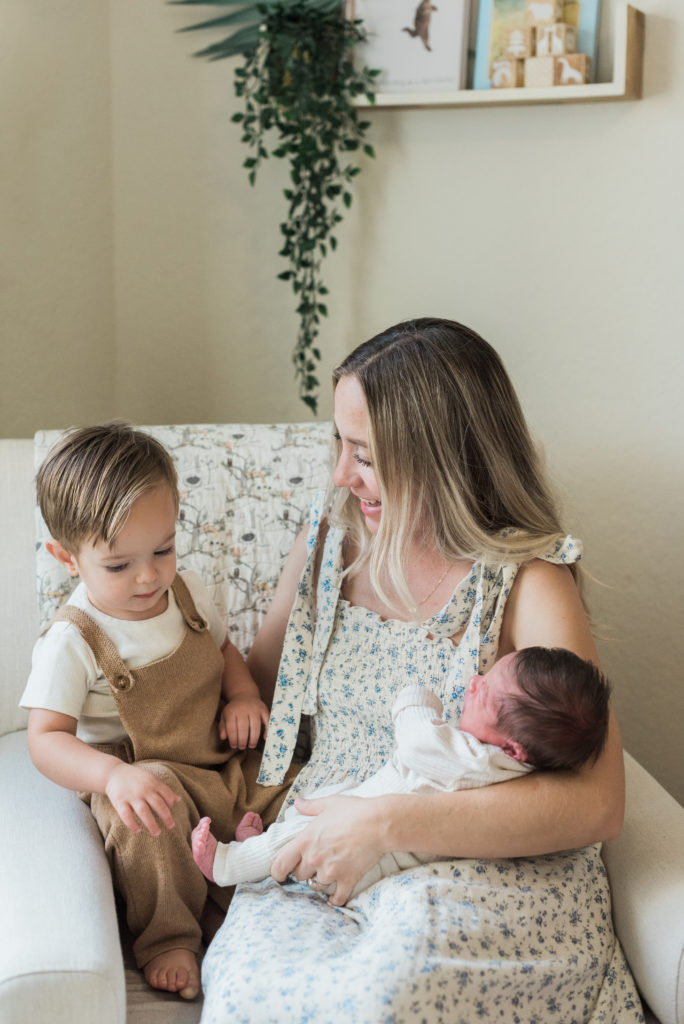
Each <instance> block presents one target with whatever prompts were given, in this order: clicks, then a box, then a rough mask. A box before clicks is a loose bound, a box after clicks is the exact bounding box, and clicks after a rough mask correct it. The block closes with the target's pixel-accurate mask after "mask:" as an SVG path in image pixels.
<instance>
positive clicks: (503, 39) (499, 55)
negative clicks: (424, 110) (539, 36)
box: [473, 0, 600, 89]
mask: <svg viewBox="0 0 684 1024" xmlns="http://www.w3.org/2000/svg"><path fill="white" fill-rule="evenodd" d="M546 6H553V7H554V8H555V17H554V18H552V19H549V20H555V21H559V22H564V23H565V24H567V25H571V26H572V27H573V28H574V29H575V30H576V32H577V52H578V53H580V54H586V55H587V56H588V57H590V58H591V63H590V67H591V68H592V69H595V68H596V57H597V49H598V28H599V10H600V0H553V3H552V5H549V4H548V0H536V2H535V0H480V3H479V10H478V18H477V41H476V44H475V67H474V72H473V88H474V89H489V88H490V87H491V74H492V65H493V63H494V62H495V61H497V62H498V61H500V60H502V59H504V57H505V56H506V54H505V47H506V43H507V40H508V38H509V36H510V33H511V32H512V31H514V30H519V31H520V33H522V34H523V35H524V33H525V30H526V27H527V26H528V24H529V21H530V17H531V16H533V15H534V11H535V9H540V8H542V7H546ZM532 20H534V19H532ZM528 53H529V51H528Z"/></svg>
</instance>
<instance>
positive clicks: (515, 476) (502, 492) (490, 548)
mask: <svg viewBox="0 0 684 1024" xmlns="http://www.w3.org/2000/svg"><path fill="white" fill-rule="evenodd" d="M350 375H352V376H354V377H356V379H357V380H358V381H359V383H360V385H361V388H362V390H363V394H364V396H365V400H366V406H367V410H368V431H369V438H368V442H369V449H370V455H371V460H372V465H373V469H374V471H375V474H376V477H377V481H378V486H379V489H380V497H381V500H382V505H383V512H382V517H381V520H380V527H379V530H378V533H377V535H376V537H375V538H372V537H370V535H369V534H368V531H367V530H366V528H365V526H364V524H363V516H362V515H361V512H360V509H359V503H358V501H357V500H356V499H354V498H353V496H351V495H350V493H349V491H348V490H347V489H346V488H344V489H341V490H338V491H336V492H335V493H334V498H333V512H332V518H333V521H337V522H339V523H341V524H342V525H344V526H345V527H346V528H347V530H348V531H349V533H350V535H351V537H352V538H353V540H354V542H355V546H356V548H357V550H358V552H359V554H358V556H357V557H356V559H355V560H354V562H353V563H352V565H351V566H350V567H349V569H348V571H349V572H350V573H354V572H356V571H358V570H359V568H360V567H361V566H362V565H363V564H365V562H367V561H370V572H371V580H372V582H373V585H374V587H375V589H376V590H377V592H378V593H379V594H380V596H381V597H382V598H383V600H385V601H386V603H388V604H389V605H390V606H391V607H392V606H393V607H397V605H396V598H394V601H393V600H392V599H389V598H388V596H387V583H389V584H390V587H391V589H392V590H393V591H394V593H395V594H397V595H399V597H400V598H401V600H402V603H403V604H405V605H406V607H407V608H409V609H410V610H412V611H413V612H417V611H418V608H417V605H416V600H415V596H414V595H412V594H411V592H410V590H409V587H408V584H407V582H406V568H407V561H406V556H407V552H408V551H409V547H410V543H411V542H412V543H416V542H418V543H419V544H425V545H426V546H428V545H429V546H431V547H432V548H433V549H434V550H435V551H436V552H437V553H438V554H439V555H440V556H442V557H443V558H445V559H450V560H461V559H472V560H473V561H477V560H479V559H482V558H485V559H486V560H487V561H488V562H493V563H500V562H505V561H516V562H525V561H528V560H529V559H532V558H535V557H537V556H539V555H540V554H542V553H544V552H546V551H548V549H549V546H550V544H552V542H553V540H554V539H557V538H559V537H560V536H564V533H563V531H562V528H561V525H560V520H559V516H558V511H557V507H556V501H555V498H554V497H553V495H552V492H551V488H550V486H549V484H548V482H547V480H546V478H545V474H544V471H543V469H542V466H541V462H540V459H539V456H538V453H537V450H536V448H535V446H534V444H533V442H532V439H531V437H530V434H529V431H528V429H527V425H526V423H525V418H524V416H523V413H522V410H521V408H520V403H519V401H518V398H517V396H516V394H515V391H514V389H513V386H512V384H511V382H510V380H509V378H508V375H507V373H506V371H505V369H504V367H503V363H502V362H501V359H500V358H499V356H498V355H497V353H496V352H495V351H494V349H493V348H492V347H491V345H489V344H488V343H487V342H486V341H484V339H483V338H481V337H480V336H479V335H478V334H476V333H475V332H474V331H472V330H470V329H469V328H467V327H464V326H463V325H462V324H459V323H455V322H454V321H450V320H442V319H437V318H431V317H425V318H422V319H418V320H410V321H406V322H405V323H400V324H397V325H395V326H394V327H390V328H388V329H387V330H386V331H383V332H382V333H381V334H378V335H376V336H375V337H374V338H371V339H370V341H367V342H365V343H364V344H362V345H360V346H359V347H358V348H356V349H354V351H353V352H352V353H351V354H350V355H349V356H347V358H346V359H345V360H344V361H343V362H342V363H341V364H340V365H339V366H338V367H337V369H336V370H335V371H334V372H333V385H334V386H335V387H336V386H337V384H338V382H339V381H340V380H341V379H342V378H343V377H346V376H350ZM381 569H382V571H381Z"/></svg>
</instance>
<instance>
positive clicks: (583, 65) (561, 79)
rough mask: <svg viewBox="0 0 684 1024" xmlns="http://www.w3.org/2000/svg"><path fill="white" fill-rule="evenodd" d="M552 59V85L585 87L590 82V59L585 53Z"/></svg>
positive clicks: (569, 54) (568, 54) (567, 54)
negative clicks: (553, 67)
mask: <svg viewBox="0 0 684 1024" xmlns="http://www.w3.org/2000/svg"><path fill="white" fill-rule="evenodd" d="M554 59H555V62H556V66H555V77H554V85H586V83H587V82H589V81H590V79H591V58H590V57H588V56H587V55H586V53H566V54H565V55H564V56H563V57H556V58H554Z"/></svg>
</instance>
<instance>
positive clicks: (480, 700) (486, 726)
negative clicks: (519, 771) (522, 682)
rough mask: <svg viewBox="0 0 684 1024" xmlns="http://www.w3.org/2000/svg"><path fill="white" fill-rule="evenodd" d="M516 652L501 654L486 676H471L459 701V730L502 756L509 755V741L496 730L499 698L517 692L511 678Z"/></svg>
mask: <svg viewBox="0 0 684 1024" xmlns="http://www.w3.org/2000/svg"><path fill="white" fill-rule="evenodd" d="M515 659H516V652H515V651H513V652H512V653H511V654H506V655H504V657H503V658H501V660H500V661H497V662H496V664H494V665H493V666H492V667H491V668H490V670H489V672H487V674H486V675H484V676H481V675H477V676H473V677H472V679H471V680H470V682H469V683H468V689H467V690H466V693H465V697H464V699H463V712H462V714H461V722H460V727H461V729H463V730H464V731H465V732H469V733H471V734H472V735H473V736H475V737H476V738H477V739H478V740H480V741H481V742H482V743H493V744H494V745H495V746H497V747H502V748H503V749H504V750H505V751H506V753H509V754H511V756H513V757H517V754H516V753H514V752H513V749H512V745H511V742H510V738H509V737H507V736H503V735H502V734H501V733H500V732H498V730H497V728H496V720H497V717H498V712H499V706H500V704H501V698H502V697H503V695H504V694H507V693H516V694H517V693H520V690H519V688H518V683H517V680H516V676H515Z"/></svg>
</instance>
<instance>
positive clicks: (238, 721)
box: [219, 696, 269, 750]
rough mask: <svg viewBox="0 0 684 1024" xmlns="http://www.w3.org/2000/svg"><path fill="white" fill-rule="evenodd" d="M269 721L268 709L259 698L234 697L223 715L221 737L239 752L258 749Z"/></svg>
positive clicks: (220, 727)
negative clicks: (262, 733)
mask: <svg viewBox="0 0 684 1024" xmlns="http://www.w3.org/2000/svg"><path fill="white" fill-rule="evenodd" d="M268 719H269V714H268V708H267V707H266V705H265V704H264V702H263V701H262V700H259V698H258V697H240V696H237V697H233V699H232V700H230V701H228V703H227V704H226V706H225V708H224V709H223V713H222V714H221V723H220V725H219V735H220V737H221V739H222V740H228V743H229V744H230V746H231V747H236V748H237V749H238V750H244V749H245V747H256V745H257V743H258V742H259V737H260V736H261V732H262V729H263V731H264V735H265V733H266V726H267V725H268Z"/></svg>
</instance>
